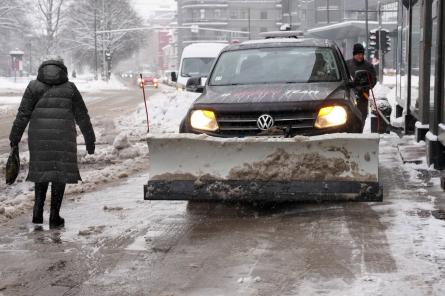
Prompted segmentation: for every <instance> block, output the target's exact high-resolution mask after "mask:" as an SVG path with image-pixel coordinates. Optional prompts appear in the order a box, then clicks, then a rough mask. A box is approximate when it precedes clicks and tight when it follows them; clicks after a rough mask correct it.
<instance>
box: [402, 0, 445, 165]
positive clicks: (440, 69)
mask: <svg viewBox="0 0 445 296" xmlns="http://www.w3.org/2000/svg"><path fill="white" fill-rule="evenodd" d="M398 24H399V29H398V31H397V33H398V47H397V50H396V53H397V84H396V90H397V106H396V110H397V116H399V117H402V116H403V117H404V123H405V126H404V129H405V131H406V132H407V133H414V134H415V135H416V139H417V140H418V141H421V140H424V141H425V143H426V148H427V149H426V150H427V155H426V158H427V162H428V164H430V165H434V167H435V168H436V169H442V170H443V169H445V102H444V101H445V100H444V95H445V90H444V85H445V62H444V59H443V57H444V55H445V36H444V34H445V4H444V3H443V1H440V0H422V1H420V0H419V1H413V0H411V1H405V0H404V1H400V3H399V6H398Z"/></svg>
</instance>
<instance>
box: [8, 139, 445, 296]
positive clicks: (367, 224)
mask: <svg viewBox="0 0 445 296" xmlns="http://www.w3.org/2000/svg"><path fill="white" fill-rule="evenodd" d="M395 142H396V140H395V138H388V139H387V140H385V141H383V142H382V144H381V145H382V146H381V147H384V148H385V149H383V151H382V153H381V161H382V165H381V173H382V176H383V177H382V180H383V186H384V194H385V200H384V202H381V203H337V204H329V203H326V204H283V205H269V206H262V207H259V206H255V205H224V204H216V203H190V204H189V203H187V202H163V201H156V202H155V201H153V202H148V201H143V200H142V186H143V184H144V182H146V181H147V178H148V176H147V173H145V172H141V173H139V174H138V175H135V176H131V177H130V178H128V179H127V180H125V181H122V182H120V183H116V184H113V185H112V186H108V187H106V188H102V189H100V190H98V191H95V192H91V193H87V194H82V195H74V196H68V197H67V198H66V200H65V201H64V205H63V206H62V216H63V217H64V218H65V220H66V227H65V228H64V229H62V230H48V226H47V224H45V225H44V227H43V229H40V230H39V229H34V228H33V226H32V224H30V223H29V222H30V219H31V213H27V214H25V215H22V216H19V217H17V218H15V219H13V220H10V221H8V222H6V223H4V224H2V225H1V227H0V263H1V270H0V295H161V296H162V295H164V296H167V295H264V296H266V295H267V296H270V295H416V296H417V295H445V294H444V293H445V270H444V268H445V267H444V263H445V241H444V236H443V233H444V231H445V222H443V221H441V220H436V219H435V218H433V217H432V216H431V211H432V210H434V209H437V208H440V207H441V205H442V206H443V204H442V203H443V201H442V200H441V199H443V191H441V189H440V188H439V183H438V178H437V177H438V176H437V175H435V173H433V172H431V171H428V170H408V169H406V167H404V166H403V165H402V162H401V159H400V155H399V154H398V150H397V145H396V144H394V143H395ZM413 172H414V173H415V174H417V173H419V174H421V175H422V177H421V178H416V177H413V176H412V175H413ZM46 213H47V212H46ZM47 218H48V217H47V215H45V221H47Z"/></svg>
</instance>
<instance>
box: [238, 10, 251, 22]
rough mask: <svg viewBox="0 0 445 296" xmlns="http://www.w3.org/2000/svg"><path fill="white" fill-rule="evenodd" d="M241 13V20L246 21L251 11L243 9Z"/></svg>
mask: <svg viewBox="0 0 445 296" xmlns="http://www.w3.org/2000/svg"><path fill="white" fill-rule="evenodd" d="M240 13H241V17H240V18H241V19H243V20H246V19H248V18H249V11H248V10H247V9H243V10H241V11H240Z"/></svg>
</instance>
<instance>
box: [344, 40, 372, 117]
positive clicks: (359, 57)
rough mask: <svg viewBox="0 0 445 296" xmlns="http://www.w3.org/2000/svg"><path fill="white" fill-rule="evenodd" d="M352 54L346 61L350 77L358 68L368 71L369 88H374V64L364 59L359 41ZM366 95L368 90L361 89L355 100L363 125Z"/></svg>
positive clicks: (366, 103)
mask: <svg viewBox="0 0 445 296" xmlns="http://www.w3.org/2000/svg"><path fill="white" fill-rule="evenodd" d="M352 56H353V57H352V59H350V60H348V61H347V65H348V70H349V74H351V76H352V78H354V77H355V72H357V71H359V70H366V71H368V72H369V74H370V78H371V80H372V81H371V85H370V88H374V86H375V85H376V83H377V73H376V71H375V68H374V66H373V65H372V64H371V63H370V62H368V61H367V60H365V48H364V47H363V45H361V44H360V43H357V44H354V49H353V52H352ZM368 96H369V90H368V89H366V90H363V91H362V94H360V99H359V100H358V102H357V107H358V108H359V110H360V112H361V113H362V122H363V126H364V125H365V121H366V117H367V116H368Z"/></svg>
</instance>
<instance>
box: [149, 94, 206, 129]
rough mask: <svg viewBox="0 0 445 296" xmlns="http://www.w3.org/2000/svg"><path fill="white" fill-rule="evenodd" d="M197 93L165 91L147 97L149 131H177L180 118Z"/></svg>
mask: <svg viewBox="0 0 445 296" xmlns="http://www.w3.org/2000/svg"><path fill="white" fill-rule="evenodd" d="M199 95H200V94H199V93H191V92H185V91H178V92H176V91H173V92H172V91H167V90H163V92H162V93H159V94H156V95H154V96H153V97H151V98H149V102H148V104H149V111H148V114H149V120H150V133H177V132H179V125H180V124H181V121H182V119H183V118H184V117H185V115H186V114H187V111H188V109H189V107H190V105H191V104H192V103H193V101H195V100H196V99H197V98H198V96H199Z"/></svg>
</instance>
